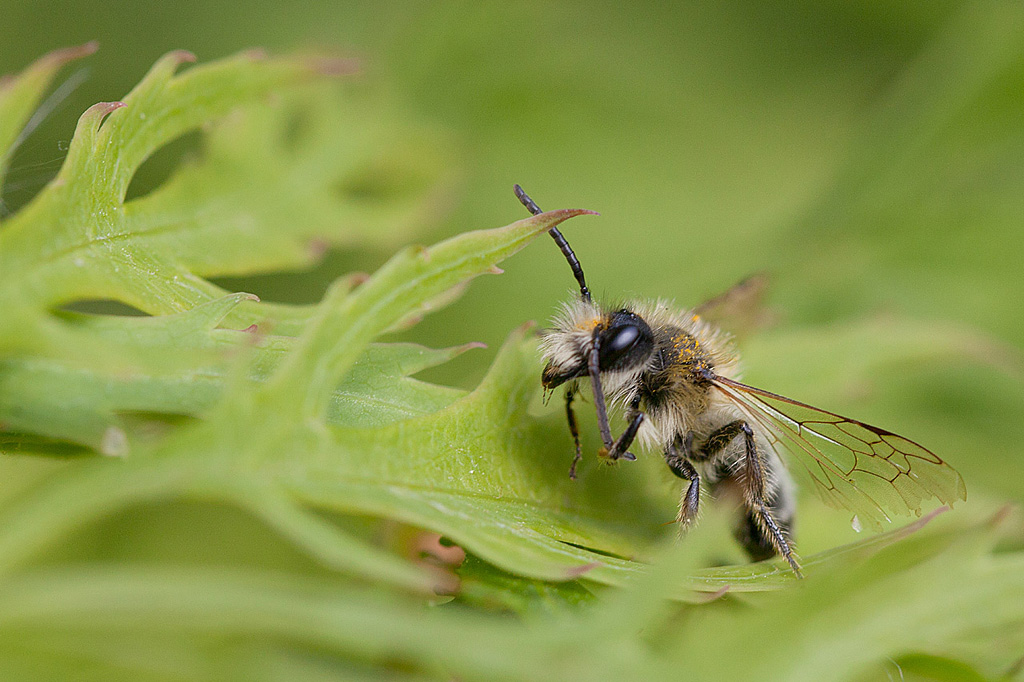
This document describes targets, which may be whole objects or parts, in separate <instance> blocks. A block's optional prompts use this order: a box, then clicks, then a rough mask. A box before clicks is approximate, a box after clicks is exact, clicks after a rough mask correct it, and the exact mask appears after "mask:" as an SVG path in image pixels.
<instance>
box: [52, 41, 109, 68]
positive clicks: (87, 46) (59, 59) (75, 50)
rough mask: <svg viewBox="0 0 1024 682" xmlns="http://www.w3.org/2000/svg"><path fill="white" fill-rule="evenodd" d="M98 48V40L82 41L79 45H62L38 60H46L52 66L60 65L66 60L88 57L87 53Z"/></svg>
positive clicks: (66, 61) (65, 62) (93, 51)
mask: <svg viewBox="0 0 1024 682" xmlns="http://www.w3.org/2000/svg"><path fill="white" fill-rule="evenodd" d="M98 49H100V44H99V41H96V40H90V41H89V42H87V43H82V44H81V45H74V46H72V47H63V48H61V49H59V50H54V51H53V52H50V53H49V54H47V55H46V56H44V57H43V58H42V59H41V60H40V61H41V62H46V63H48V64H50V65H52V66H53V67H60V66H63V65H64V64H67V63H68V62H73V61H75V60H76V59H81V58H82V57H88V56H89V55H91V54H94V53H95V52H96V50H98Z"/></svg>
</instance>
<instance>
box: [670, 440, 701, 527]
mask: <svg viewBox="0 0 1024 682" xmlns="http://www.w3.org/2000/svg"><path fill="white" fill-rule="evenodd" d="M692 441H693V434H692V433H690V434H688V435H687V442H686V443H685V444H684V446H683V452H680V451H679V449H678V448H677V447H676V446H675V445H672V446H671V447H669V448H668V450H666V451H665V463H666V464H668V468H669V469H671V471H672V473H673V474H675V475H676V476H678V477H679V478H682V479H684V480H687V481H689V482H690V485H689V487H687V489H686V492H685V493H684V494H683V499H682V500H681V501H680V503H679V519H678V521H679V523H681V524H683V525H684V526H688V525H690V524H691V523H693V522H694V521H695V520H696V518H697V509H698V506H699V504H700V475H698V473H697V470H696V469H695V468H694V467H693V464H691V463H690V460H688V459H687V458H686V454H685V453H686V452H688V451H689V450H690V447H689V445H691V444H692Z"/></svg>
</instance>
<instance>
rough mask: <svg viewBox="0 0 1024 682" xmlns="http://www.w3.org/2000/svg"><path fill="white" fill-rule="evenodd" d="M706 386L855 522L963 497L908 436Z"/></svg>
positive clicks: (732, 388)
mask: <svg viewBox="0 0 1024 682" xmlns="http://www.w3.org/2000/svg"><path fill="white" fill-rule="evenodd" d="M712 382H713V383H714V385H715V386H716V387H717V388H718V390H720V391H721V392H722V393H723V394H724V395H725V396H726V397H728V398H729V399H730V400H731V401H732V402H733V403H734V404H735V405H736V406H737V407H738V408H739V409H740V410H741V411H742V412H743V414H744V415H745V416H746V417H747V419H748V421H749V422H750V423H751V424H752V425H754V427H755V429H756V428H757V427H760V432H761V433H762V434H763V435H764V436H765V437H766V438H767V439H768V441H769V443H771V445H772V447H773V448H775V450H776V451H778V450H780V446H781V449H785V450H786V451H788V452H789V453H790V454H792V455H793V456H794V457H796V459H798V460H800V462H801V464H803V465H804V467H805V468H806V469H807V471H808V473H809V474H810V478H811V479H812V480H813V481H814V483H815V486H816V487H817V489H818V492H819V493H821V496H822V498H823V499H824V500H825V502H826V503H827V504H829V505H831V506H834V507H845V508H847V509H850V510H852V511H853V512H854V513H855V514H856V515H857V519H859V520H860V522H861V523H865V522H866V523H868V524H870V525H872V526H873V527H875V528H880V527H881V525H882V522H883V521H890V514H900V515H902V514H907V513H908V512H913V513H915V514H920V513H921V502H923V501H925V500H928V499H931V498H933V497H934V498H937V499H938V500H939V501H940V502H943V503H945V504H952V503H953V502H955V501H956V500H966V499H967V487H966V486H965V485H964V480H963V478H961V476H960V474H959V473H957V472H956V470H955V469H953V467H951V466H949V465H948V464H946V463H945V462H944V461H942V459H940V458H939V457H938V456H937V455H935V453H933V452H931V451H930V450H928V449H927V448H925V447H924V446H922V445H918V444H917V443H915V442H914V441H912V440H910V439H908V438H904V437H903V436H900V435H897V434H895V433H892V432H891V431H886V430H885V429H881V428H879V427H877V426H871V425H870V424H865V423H864V422H859V421H857V420H856V419H850V418H848V417H843V416H841V415H838V414H835V413H833V412H828V411H826V410H821V409H818V408H817V407H812V406H811V405H807V404H805V403H801V402H799V401H796V400H792V399H790V398H786V397H784V396H781V395H778V394H776V393H771V392H769V391H764V390H761V389H759V388H754V387H753V386H747V385H746V384H741V383H740V382H738V381H733V380H732V379H727V378H725V377H721V376H717V375H716V376H715V377H714V378H713V379H712Z"/></svg>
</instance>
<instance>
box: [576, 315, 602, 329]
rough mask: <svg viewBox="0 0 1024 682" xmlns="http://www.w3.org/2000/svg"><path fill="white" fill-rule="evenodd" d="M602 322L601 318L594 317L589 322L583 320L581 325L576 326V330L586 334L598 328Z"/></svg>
mask: <svg viewBox="0 0 1024 682" xmlns="http://www.w3.org/2000/svg"><path fill="white" fill-rule="evenodd" d="M600 321H601V318H599V317H594V318H591V319H589V320H583V321H582V322H579V323H577V324H576V329H579V330H581V331H585V332H589V331H593V330H594V328H596V327H597V325H598V323H599V322H600Z"/></svg>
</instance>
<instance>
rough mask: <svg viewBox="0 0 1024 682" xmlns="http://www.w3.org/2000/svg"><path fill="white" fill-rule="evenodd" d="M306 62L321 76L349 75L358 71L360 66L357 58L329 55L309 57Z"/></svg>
mask: <svg viewBox="0 0 1024 682" xmlns="http://www.w3.org/2000/svg"><path fill="white" fill-rule="evenodd" d="M306 64H307V66H308V67H309V69H310V70H311V71H313V72H314V73H316V74H318V75H321V76H350V75H352V74H354V73H359V71H360V66H361V65H360V63H359V60H358V59H354V58H352V57H339V56H330V55H321V56H317V57H310V58H309V59H308V60H307V62H306Z"/></svg>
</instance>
